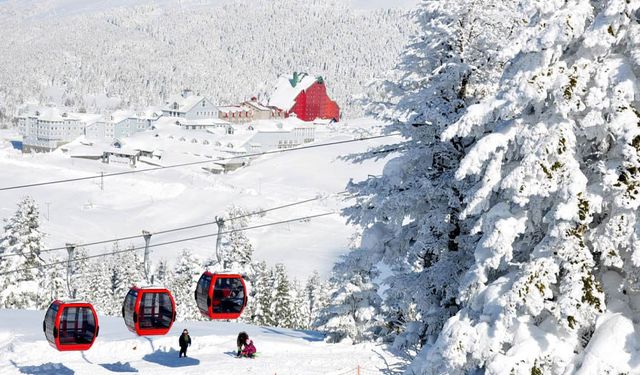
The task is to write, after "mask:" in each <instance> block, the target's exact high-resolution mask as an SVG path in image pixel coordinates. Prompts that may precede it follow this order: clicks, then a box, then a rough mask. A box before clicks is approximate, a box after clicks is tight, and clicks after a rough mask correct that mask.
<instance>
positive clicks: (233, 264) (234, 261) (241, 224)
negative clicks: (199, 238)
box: [220, 206, 253, 274]
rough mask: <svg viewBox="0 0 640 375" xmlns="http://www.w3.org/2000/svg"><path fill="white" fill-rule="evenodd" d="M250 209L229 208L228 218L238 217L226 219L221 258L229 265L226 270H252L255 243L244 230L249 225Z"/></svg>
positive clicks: (248, 272)
mask: <svg viewBox="0 0 640 375" xmlns="http://www.w3.org/2000/svg"><path fill="white" fill-rule="evenodd" d="M248 214H249V211H247V210H245V209H243V208H240V207H237V206H232V207H230V208H229V209H228V210H227V214H226V217H227V218H236V217H237V218H238V219H233V220H227V221H225V227H224V228H225V229H224V230H225V232H229V231H230V232H231V233H227V234H224V235H223V237H222V245H221V250H220V253H221V258H222V262H223V264H226V265H227V266H228V267H227V269H226V270H225V271H231V272H238V273H247V274H250V273H251V272H252V270H251V265H252V259H253V245H252V244H251V241H250V240H249V238H248V237H247V235H246V233H245V232H244V231H240V230H241V229H243V228H246V227H247V226H248V225H249V217H248V216H246V215H248Z"/></svg>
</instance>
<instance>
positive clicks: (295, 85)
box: [269, 73, 318, 111]
mask: <svg viewBox="0 0 640 375" xmlns="http://www.w3.org/2000/svg"><path fill="white" fill-rule="evenodd" d="M317 80H318V79H317V78H316V77H314V76H311V75H307V74H306V73H300V74H297V73H294V74H293V77H289V76H285V75H283V76H280V78H278V82H277V83H276V87H275V89H274V91H273V94H271V98H270V99H269V105H270V106H273V107H277V108H280V109H282V110H285V111H288V110H290V109H291V108H292V107H293V105H294V104H295V100H296V98H297V97H298V95H300V93H301V92H302V91H304V90H306V89H308V88H309V87H311V86H312V85H313V84H314V83H316V82H317Z"/></svg>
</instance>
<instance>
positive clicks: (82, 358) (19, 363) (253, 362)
mask: <svg viewBox="0 0 640 375" xmlns="http://www.w3.org/2000/svg"><path fill="white" fill-rule="evenodd" d="M43 317H44V312H43V311H27V310H0V374H3V375H4V374H7V375H8V374H40V375H44V374H47V375H68V374H95V375H98V374H110V373H114V372H124V373H127V372H132V373H140V374H151V373H153V374H211V373H219V374H259V375H267V374H278V375H287V374H292V375H293V374H309V375H320V374H326V375H332V374H335V375H337V374H344V375H347V374H353V375H355V374H356V373H357V368H358V366H360V372H359V374H360V375H372V374H380V373H383V372H385V371H386V370H390V369H392V368H394V367H396V366H397V365H398V364H399V363H400V361H399V360H398V359H397V358H395V357H394V356H392V355H390V354H388V353H387V352H386V351H385V350H384V348H383V347H381V346H378V345H375V344H360V345H350V344H349V343H343V344H326V343H324V342H323V337H322V335H321V334H319V333H317V332H311V331H309V332H305V331H291V330H286V329H280V328H269V327H256V326H250V325H245V324H238V323H233V322H179V323H176V324H174V326H173V328H172V330H171V331H170V332H169V333H168V334H167V335H166V336H156V337H153V336H148V337H137V336H135V335H134V334H132V333H131V332H129V331H128V330H127V328H126V327H125V325H124V322H123V321H122V319H121V318H109V317H102V316H100V317H99V322H100V334H99V336H98V338H97V339H96V342H95V343H94V345H93V347H92V348H91V349H90V350H88V351H86V352H58V351H57V350H55V349H53V348H52V347H50V346H49V343H48V342H47V341H46V340H45V337H44V334H43V333H42V320H43ZM184 328H186V329H188V330H189V334H190V336H191V338H192V341H193V344H192V346H191V347H190V348H189V351H188V357H187V358H178V349H179V347H178V336H179V334H180V332H182V330H183V329H184ZM241 331H245V332H247V333H248V334H249V337H250V338H252V339H253V340H254V342H255V345H256V347H257V349H258V353H259V357H258V358H256V359H238V358H235V357H234V355H235V350H236V346H235V345H236V337H237V335H238V333H239V332H241Z"/></svg>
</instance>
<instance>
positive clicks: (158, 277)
mask: <svg viewBox="0 0 640 375" xmlns="http://www.w3.org/2000/svg"><path fill="white" fill-rule="evenodd" d="M154 279H155V282H156V283H158V284H160V285H162V284H164V283H166V282H167V261H166V260H165V259H161V260H160V261H159V262H158V267H156V270H155V276H154Z"/></svg>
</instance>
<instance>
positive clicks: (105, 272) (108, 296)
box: [81, 257, 122, 316]
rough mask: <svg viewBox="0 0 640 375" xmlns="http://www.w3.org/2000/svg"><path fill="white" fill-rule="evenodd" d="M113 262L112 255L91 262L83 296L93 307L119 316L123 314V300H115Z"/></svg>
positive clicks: (104, 312) (101, 311)
mask: <svg viewBox="0 0 640 375" xmlns="http://www.w3.org/2000/svg"><path fill="white" fill-rule="evenodd" d="M112 266H113V264H112V262H111V257H109V258H106V259H97V260H95V261H93V262H90V263H89V265H88V272H87V278H86V283H87V287H86V289H85V290H83V292H82V295H81V296H82V298H83V299H84V300H86V301H87V302H89V303H91V304H93V307H94V308H95V309H96V310H97V311H99V312H100V314H105V315H115V316H119V315H120V314H121V308H122V301H119V304H118V303H117V302H118V301H115V298H114V294H113V288H112V274H113V270H112Z"/></svg>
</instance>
